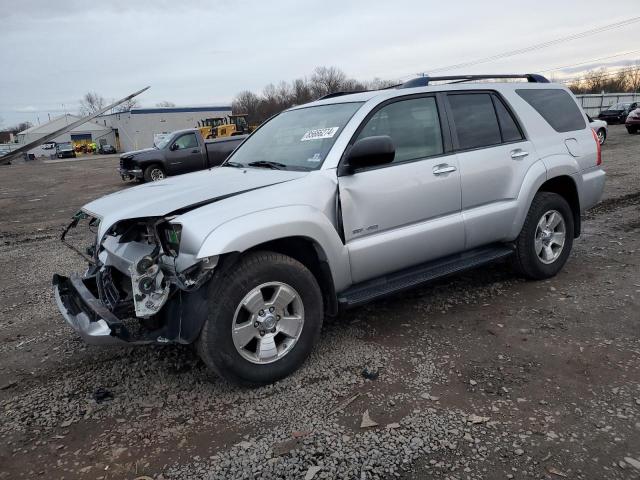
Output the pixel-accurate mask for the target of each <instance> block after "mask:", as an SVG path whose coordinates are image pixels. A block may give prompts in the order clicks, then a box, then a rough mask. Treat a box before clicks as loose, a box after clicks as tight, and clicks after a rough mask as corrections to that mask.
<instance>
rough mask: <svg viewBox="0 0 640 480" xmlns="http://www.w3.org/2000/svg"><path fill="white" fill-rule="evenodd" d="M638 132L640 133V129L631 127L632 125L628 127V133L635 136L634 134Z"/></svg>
mask: <svg viewBox="0 0 640 480" xmlns="http://www.w3.org/2000/svg"><path fill="white" fill-rule="evenodd" d="M637 131H638V127H636V126H631V125H629V126H627V132H629V133H630V134H632V135H633V134H634V133H637Z"/></svg>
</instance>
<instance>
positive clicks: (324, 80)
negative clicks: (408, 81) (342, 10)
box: [232, 67, 397, 124]
mask: <svg viewBox="0 0 640 480" xmlns="http://www.w3.org/2000/svg"><path fill="white" fill-rule="evenodd" d="M396 83H397V82H393V81H390V80H381V79H379V78H375V79H373V80H371V81H368V82H362V81H360V80H355V79H353V78H348V77H347V76H346V75H345V73H344V72H342V71H341V70H340V69H338V68H336V67H317V68H316V69H315V70H314V71H313V73H312V75H311V78H310V79H309V80H307V79H306V78H298V79H296V80H293V81H292V82H291V83H288V82H285V81H281V82H280V83H278V84H269V85H267V86H265V87H264V89H263V90H262V93H261V94H260V95H256V94H255V93H253V92H250V91H246V90H245V91H243V92H240V93H239V94H238V95H236V97H235V98H234V100H233V103H232V109H233V112H234V113H246V114H248V116H249V123H253V124H255V123H260V122H262V121H264V120H266V119H267V118H269V117H270V116H272V115H275V114H276V113H278V112H281V111H282V110H284V109H287V108H289V107H291V106H293V105H301V104H303V103H307V102H310V101H312V100H315V99H317V98H319V97H322V96H324V95H327V94H329V93H334V92H339V91H345V92H346V91H349V92H353V91H361V90H376V89H379V88H387V87H389V86H392V85H395V84H396Z"/></svg>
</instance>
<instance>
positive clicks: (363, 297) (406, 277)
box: [338, 244, 513, 308]
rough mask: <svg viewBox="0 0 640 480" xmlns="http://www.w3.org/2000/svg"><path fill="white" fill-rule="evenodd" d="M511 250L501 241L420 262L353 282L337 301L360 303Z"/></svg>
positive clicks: (511, 250) (449, 273)
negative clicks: (420, 263)
mask: <svg viewBox="0 0 640 480" xmlns="http://www.w3.org/2000/svg"><path fill="white" fill-rule="evenodd" d="M512 253H513V249H512V248H510V247H508V246H506V245H502V244H500V245H492V246H488V247H482V248H478V249H475V250H469V251H467V252H464V253H460V254H456V255H451V256H449V257H445V258H441V259H439V260H434V261H432V262H427V263H423V264H422V265H417V266H415V267H410V268H407V269H405V270H400V271H398V272H394V273H390V274H388V275H384V276H382V277H378V278H374V279H373V280H367V281H365V282H362V283H358V284H356V285H353V286H351V287H349V288H348V289H347V290H345V291H343V292H341V293H339V294H338V303H339V304H340V306H341V307H344V308H350V307H355V306H358V305H362V304H364V303H367V302H370V301H371V300H374V299H376V298H379V297H384V296H386V295H391V294H392V293H397V292H401V291H403V290H407V289H409V288H413V287H416V286H418V285H421V284H423V283H427V282H430V281H432V280H436V279H438V278H442V277H445V276H447V275H451V274H454V273H458V272H462V271H464V270H469V269H471V268H475V267H478V266H480V265H483V264H485V263H489V262H493V261H494V260H498V259H500V258H505V257H508V256H510V255H511V254H512Z"/></svg>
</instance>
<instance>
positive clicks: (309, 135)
mask: <svg viewBox="0 0 640 480" xmlns="http://www.w3.org/2000/svg"><path fill="white" fill-rule="evenodd" d="M339 129H340V127H329V128H315V129H313V130H307V131H306V133H305V134H304V135H303V136H302V138H301V139H300V141H301V142H306V141H308V140H321V139H323V138H331V137H333V136H334V135H335V134H336V132H337V131H338V130H339Z"/></svg>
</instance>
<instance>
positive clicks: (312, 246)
mask: <svg viewBox="0 0 640 480" xmlns="http://www.w3.org/2000/svg"><path fill="white" fill-rule="evenodd" d="M255 250H271V251H275V252H278V253H282V254H285V255H289V256H291V257H292V258H295V259H296V260H298V261H300V262H301V263H303V264H304V265H305V266H307V267H308V268H309V269H310V270H311V271H312V273H313V274H314V276H315V277H316V279H317V280H318V283H319V284H320V286H321V287H322V288H323V293H324V292H325V291H326V292H329V293H328V295H329V298H333V297H335V292H339V291H340V290H341V289H344V288H346V287H347V286H349V285H350V284H351V270H350V266H349V257H348V252H347V248H346V246H345V245H344V244H343V243H342V241H341V240H340V236H339V235H338V232H337V231H336V228H335V226H334V225H333V224H332V223H331V222H330V221H329V219H328V218H327V216H326V215H325V214H324V213H322V212H320V211H319V210H317V209H315V208H312V207H309V206H306V205H291V206H287V207H279V208H274V209H269V210H263V211H259V212H254V213H251V214H248V215H244V216H241V217H237V218H235V219H233V220H230V221H228V222H226V223H224V224H222V225H220V226H218V227H217V228H215V229H214V230H213V231H212V232H211V233H209V235H208V236H207V238H206V239H205V240H204V241H203V242H202V245H201V247H200V248H199V250H198V253H197V257H198V258H205V257H210V256H213V255H222V256H225V255H227V254H232V253H235V254H240V255H241V254H243V253H245V252H249V251H255ZM333 301H334V299H331V302H333ZM331 302H329V303H328V304H327V307H328V311H331V309H332V308H333V307H332V303H331Z"/></svg>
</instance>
